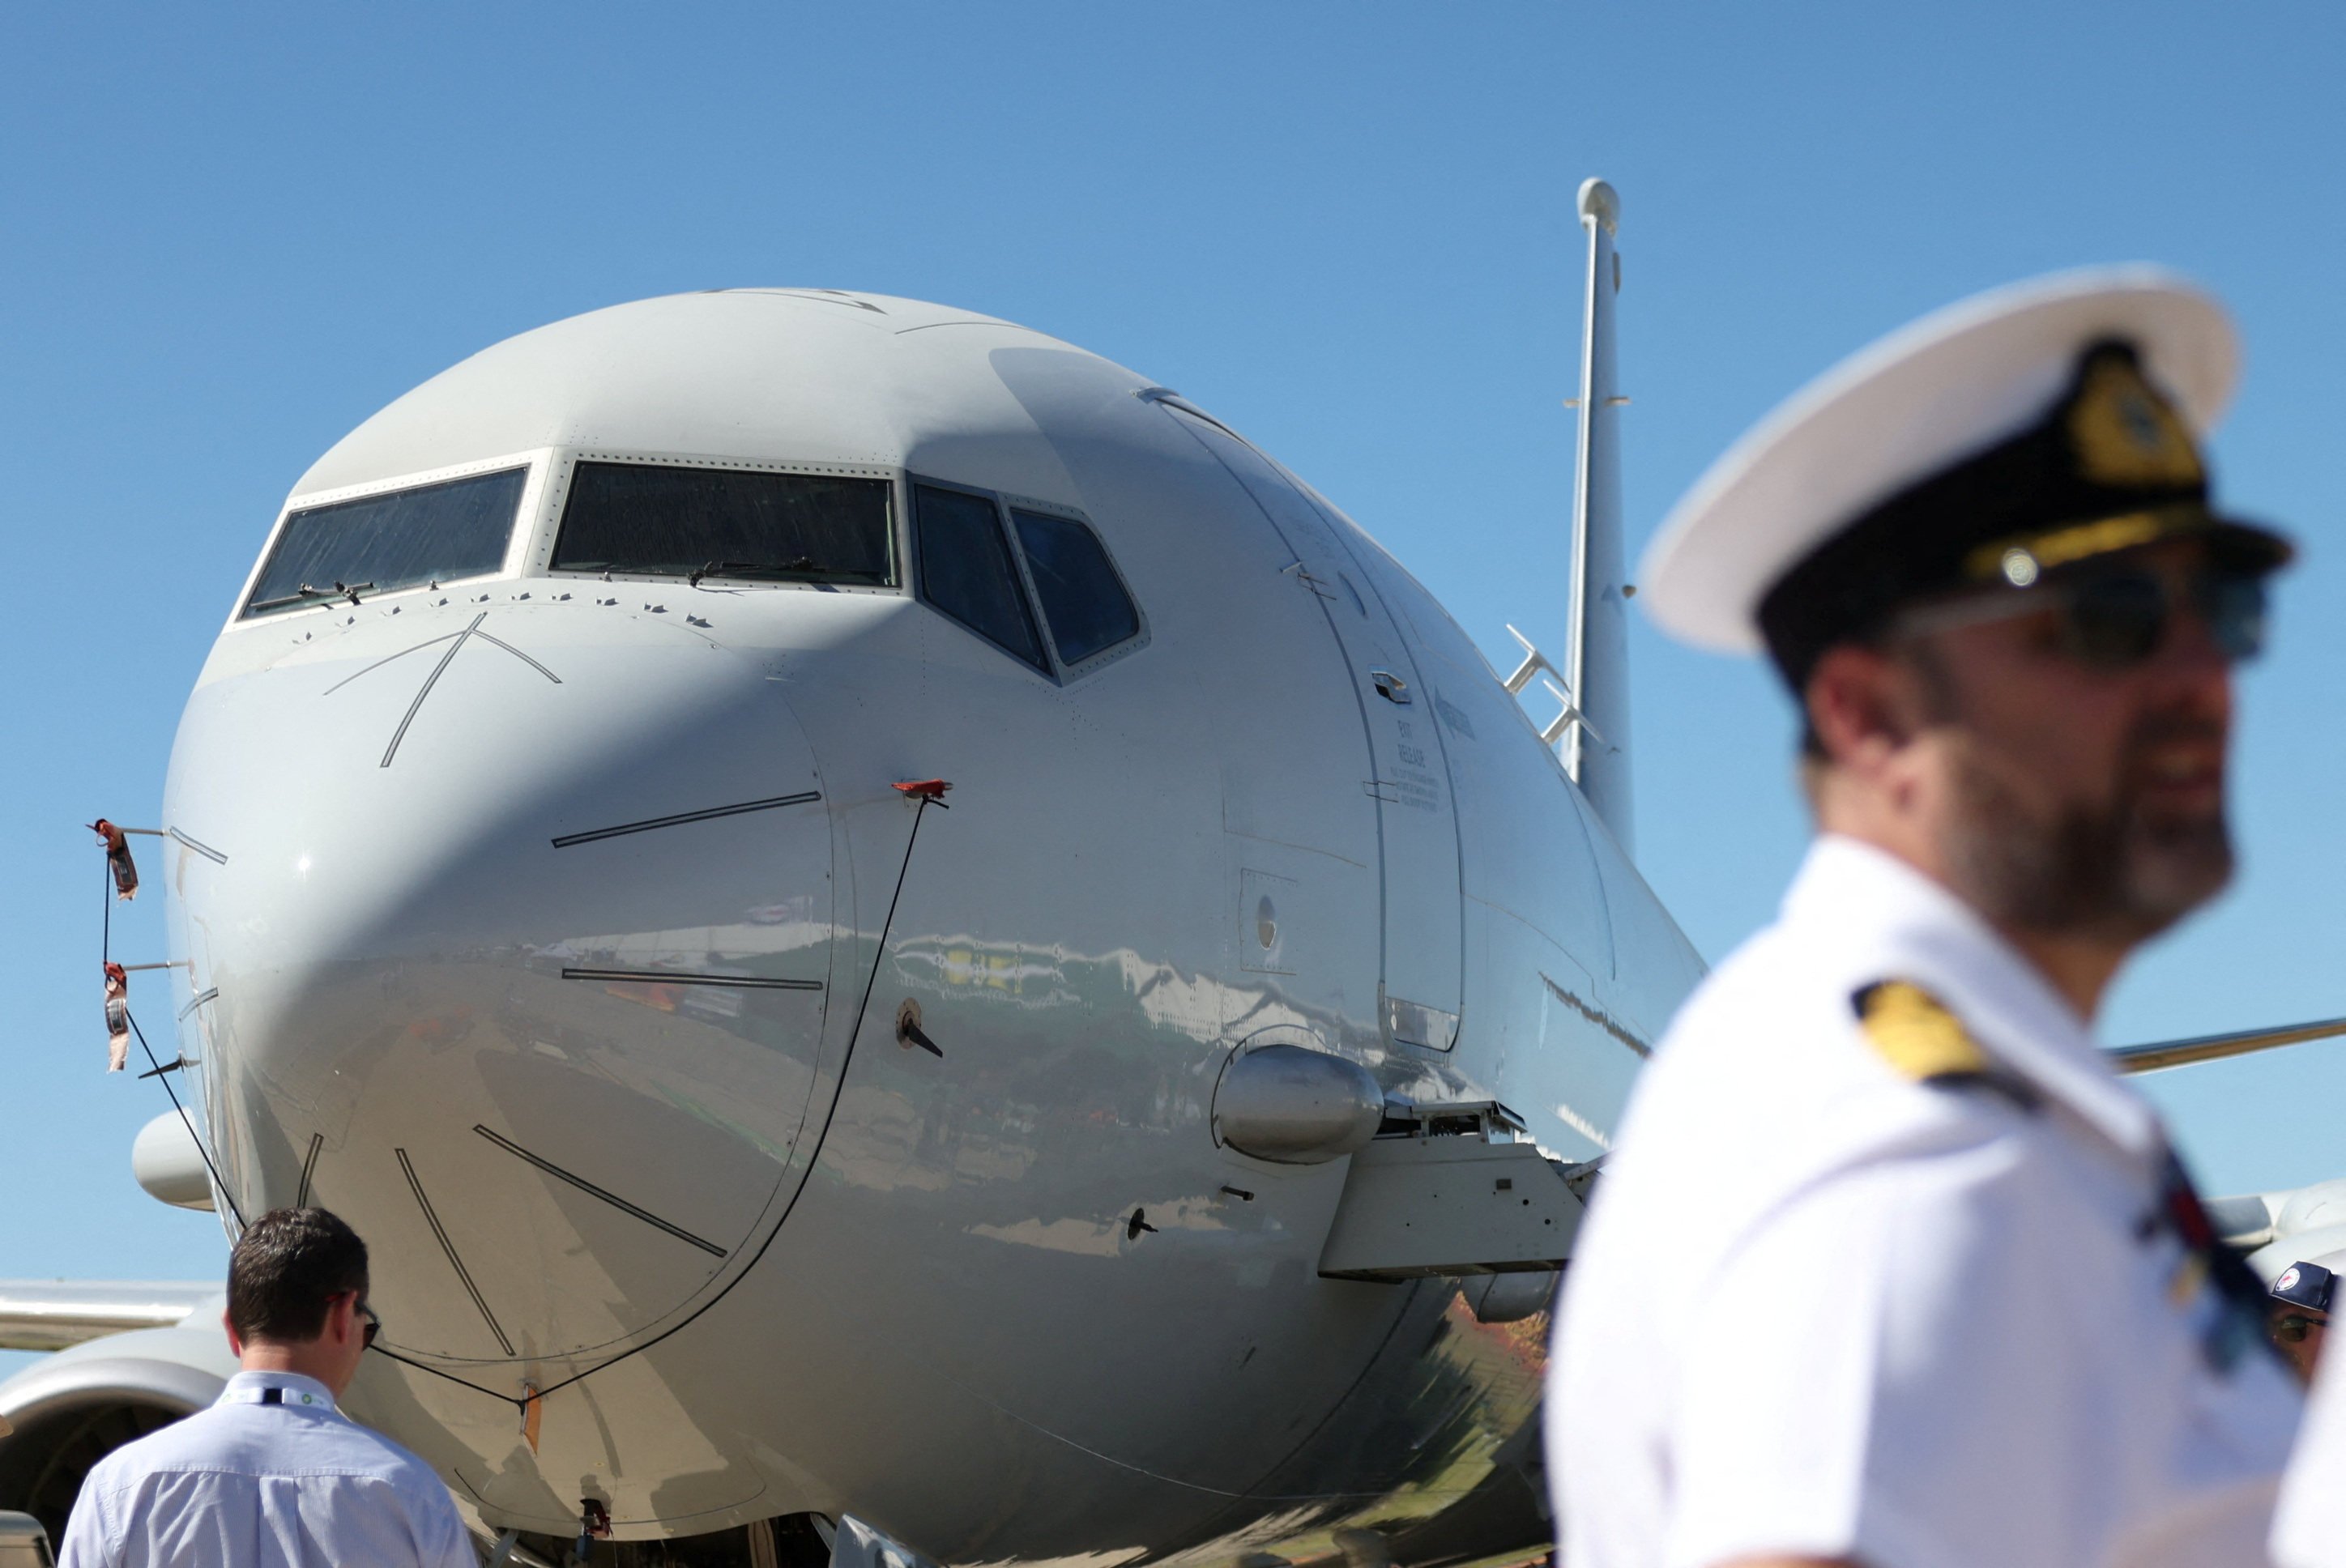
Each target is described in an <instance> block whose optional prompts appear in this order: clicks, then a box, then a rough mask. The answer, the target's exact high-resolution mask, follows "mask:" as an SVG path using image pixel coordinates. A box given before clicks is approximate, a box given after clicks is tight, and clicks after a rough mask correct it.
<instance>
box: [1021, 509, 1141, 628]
mask: <svg viewBox="0 0 2346 1568" xmlns="http://www.w3.org/2000/svg"><path fill="white" fill-rule="evenodd" d="M1010 519H1011V521H1012V522H1014V523H1015V524H1018V542H1019V544H1021V545H1025V548H1026V569H1027V571H1028V572H1030V573H1031V574H1032V575H1034V578H1035V597H1037V598H1039V599H1041V600H1042V601H1043V619H1044V620H1045V622H1046V623H1047V624H1048V625H1049V626H1050V628H1051V644H1052V646H1053V647H1056V648H1057V649H1058V650H1059V662H1060V663H1061V664H1070V665H1073V664H1081V663H1083V661H1084V660H1086V659H1087V658H1089V657H1092V655H1094V654H1096V653H1099V652H1101V651H1103V650H1104V649H1107V648H1112V647H1115V646H1116V645H1117V644H1118V643H1120V642H1123V641H1125V640H1126V639H1127V638H1128V637H1133V636H1138V635H1139V633H1140V612H1139V611H1138V610H1137V609H1135V608H1134V607H1133V604H1132V596H1130V595H1129V594H1127V593H1126V592H1125V591H1124V584H1123V583H1122V582H1120V581H1118V580H1117V575H1116V568H1115V567H1114V566H1112V565H1108V559H1107V551H1106V550H1103V549H1102V548H1100V542H1099V539H1098V537H1097V536H1096V535H1094V534H1093V533H1092V531H1091V530H1090V529H1088V528H1086V527H1085V526H1084V525H1083V524H1080V523H1077V522H1075V521H1074V520H1073V519H1071V518H1066V517H1053V516H1050V515H1049V514H1045V513H1041V512H1022V511H1020V510H1019V509H1017V508H1016V507H1013V508H1011V511H1010Z"/></svg>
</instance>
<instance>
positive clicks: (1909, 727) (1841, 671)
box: [1801, 643, 1923, 774]
mask: <svg viewBox="0 0 2346 1568" xmlns="http://www.w3.org/2000/svg"><path fill="white" fill-rule="evenodd" d="M1913 687H1914V677H1913V671H1912V670H1909V669H1907V668H1905V667H1903V666H1902V665H1901V664H1900V662H1899V661H1898V660H1896V659H1894V658H1892V657H1890V656H1889V655H1888V654H1886V653H1883V652H1882V650H1881V649H1879V648H1871V647H1862V646H1861V645H1859V644H1855V643H1842V644H1841V645H1839V646H1837V647H1831V648H1827V649H1826V650H1825V652H1824V655H1823V657H1821V658H1819V659H1818V660H1817V664H1816V668H1815V669H1813V670H1812V671H1811V672H1810V675H1809V684H1808V687H1807V689H1806V690H1805V691H1803V692H1802V693H1801V702H1802V704H1803V706H1805V707H1806V708H1807V709H1808V714H1809V725H1810V728H1812V729H1813V730H1815V731H1816V736H1817V739H1818V741H1819V742H1820V743H1821V745H1822V746H1823V747H1824V751H1825V755H1826V756H1827V757H1828V758H1830V759H1832V762H1833V763H1834V765H1835V766H1837V767H1841V768H1845V769H1851V771H1853V772H1856V773H1860V774H1866V773H1872V772H1873V771H1875V770H1877V769H1880V768H1881V767H1882V765H1883V764H1885V763H1887V762H1888V761H1889V760H1890V759H1892V757H1894V756H1896V755H1897V753H1899V752H1900V751H1902V750H1903V749H1904V748H1906V746H1907V745H1908V743H1909V742H1911V741H1913V739H1914V738H1915V737H1916V736H1917V735H1919V734H1920V733H1921V732H1922V728H1923V726H1922V723H1921V718H1922V711H1921V706H1920V704H1919V703H1918V701H1917V695H1918V694H1917V693H1916V692H1915V690H1914V689H1913Z"/></svg>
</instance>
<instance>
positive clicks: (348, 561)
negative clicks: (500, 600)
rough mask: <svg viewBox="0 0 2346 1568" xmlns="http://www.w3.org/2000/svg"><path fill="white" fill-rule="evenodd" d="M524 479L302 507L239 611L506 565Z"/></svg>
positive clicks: (483, 477) (506, 476)
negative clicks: (506, 553) (507, 547)
mask: <svg viewBox="0 0 2346 1568" xmlns="http://www.w3.org/2000/svg"><path fill="white" fill-rule="evenodd" d="M528 476H529V471H528V470H527V469H526V468H507V469H502V470H500V471H498V472H497V473H476V474H474V475H472V476H470V477H469V478H464V479H450V480H445V481H443V482H442V483H440V484H419V485H417V486H415V487H414V488H413V489H412V490H393V491H389V492H386V493H385V494H381V495H367V496H362V497H361V498H360V499H358V500H356V501H337V502H335V503H333V504H331V505H327V506H305V507H303V508H302V509H301V511H299V512H295V513H293V514H291V515H289V516H288V517H287V518H286V519H285V526H284V527H282V528H280V529H279V530H278V532H277V544H276V547H275V548H273V549H271V550H270V552H269V560H268V563H267V564H266V565H263V566H262V567H261V568H260V580H259V581H257V582H256V583H254V584H253V587H252V596H251V597H250V598H249V599H247V600H246V601H245V605H244V613H245V614H246V615H247V616H266V615H274V614H276V613H277V612H279V611H281V610H298V609H300V608H301V607H302V606H305V605H316V604H323V603H325V602H326V601H327V600H330V599H334V598H339V597H342V596H344V595H353V594H369V593H374V594H387V593H389V592H391V591H392V590H393V589H394V588H412V587H414V586H416V585H418V584H422V583H433V582H445V581H447V580H448V579H450V578H453V577H477V576H480V575H483V574H484V573H488V572H494V571H495V570H497V568H499V567H500V566H503V565H505V541H506V539H507V538H508V537H510V536H511V535H512V533H513V524H514V514H515V512H516V511H517V510H519V508H520V506H521V492H522V484H523V481H524V480H525V479H526V478H528Z"/></svg>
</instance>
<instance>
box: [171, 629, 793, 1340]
mask: <svg viewBox="0 0 2346 1568" xmlns="http://www.w3.org/2000/svg"><path fill="white" fill-rule="evenodd" d="M452 597H453V596H452ZM302 619H303V620H304V621H306V622H309V623H311V624H309V625H303V626H298V627H295V626H289V627H288V628H286V630H285V631H284V633H283V634H282V635H283V636H285V637H286V639H287V640H286V642H285V643H284V644H280V645H277V646H276V647H274V648H272V649H270V655H271V657H267V658H256V657H253V655H252V653H251V652H250V650H248V651H247V652H246V653H245V656H244V657H245V658H246V660H247V662H248V664H249V665H250V667H248V668H245V669H243V670H241V671H236V670H222V669H220V668H219V661H220V656H216V663H215V668H214V670H213V671H212V672H210V674H209V676H208V678H207V680H206V682H205V683H204V685H202V686H201V687H199V690H198V692H197V694H196V696H195V697H194V698H192V699H191V701H190V703H189V708H188V713H187V717H186V718H185V719H184V720H183V721H182V725H181V729H180V733H179V742H178V745H177V747H176V748H175V751H174V754H173V759H172V770H171V779H170V783H169V787H168V802H167V809H168V812H169V813H170V818H171V820H172V822H173V824H174V825H175V826H178V827H179V828H181V829H182V830H183V831H185V832H186V833H187V835H188V836H189V837H190V838H193V839H196V840H200V841H201V842H202V843H203V844H204V845H205V846H206V848H207V849H208V850H211V851H213V855H212V856H211V857H205V856H198V855H193V854H189V855H186V856H183V857H182V858H181V863H180V866H179V872H178V876H177V879H176V883H177V885H176V886H175V889H174V891H175V895H176V897H177V899H178V900H179V905H180V914H181V916H182V923H181V931H182V933H183V934H182V938H181V940H182V942H183V943H184V947H185V952H186V956H187V957H188V958H189V960H190V962H191V966H192V969H193V978H194V980H195V983H196V986H197V989H198V993H199V995H201V994H202V993H204V992H206V991H216V994H214V995H213V996H211V998H210V999H209V1001H207V1002H204V1003H201V1004H200V1005H199V1006H198V1007H196V1008H195V1009H194V1010H193V1012H192V1013H191V1015H190V1016H189V1019H188V1020H187V1021H186V1022H185V1023H183V1026H182V1027H183V1030H185V1031H186V1032H187V1034H188V1035H189V1036H192V1037H191V1038H183V1044H184V1046H185V1048H186V1054H188V1055H189V1057H190V1058H191V1059H195V1060H198V1061H200V1062H201V1063H202V1064H203V1065H202V1070H203V1072H204V1073H205V1074H207V1084H206V1087H207V1098H208V1102H209V1105H210V1107H211V1120H212V1125H213V1136H214V1139H215V1142H216V1144H217V1145H218V1146H219V1155H220V1156H221V1159H222V1163H223V1166H224V1175H225V1176H226V1179H227V1181H228V1183H229V1185H230V1188H231V1189H232V1191H233V1193H234V1195H235V1196H236V1198H237V1201H238V1203H239V1205H240V1207H241V1208H242V1209H243V1211H244V1212H245V1213H246V1214H247V1215H248V1216H250V1215H251V1214H253V1213H256V1212H258V1211H260V1210H261V1209H265V1208H268V1207H276V1206H280V1205H286V1204H293V1203H297V1202H310V1203H318V1204H322V1205H324V1206H325V1207H330V1208H332V1209H334V1210H335V1211H336V1212H338V1213H340V1214H342V1216H343V1217H345V1218H346V1219H348V1220H350V1222H351V1223H352V1225H353V1226H354V1227H356V1228H357V1229H358V1231H359V1233H360V1234H361V1235H362V1237H365V1238H366V1240H367V1242H368V1244H369V1247H370V1251H371V1253H372V1265H373V1267H372V1274H373V1280H372V1284H373V1299H374V1303H375V1305H376V1306H377V1307H378V1308H379V1309H380V1310H381V1312H382V1317H383V1319H384V1321H385V1324H386V1326H387V1327H386V1329H385V1338H386V1339H387V1340H388V1341H389V1342H390V1343H391V1344H393V1346H395V1347H397V1348H399V1349H403V1350H404V1351H406V1352H408V1353H411V1354H416V1355H421V1356H425V1357H430V1358H437V1359H442V1360H444V1361H495V1360H510V1359H546V1358H563V1357H584V1356H589V1355H592V1354H594V1353H597V1352H598V1351H609V1350H613V1349H618V1348H620V1347H623V1346H624V1345H625V1344H627V1343H629V1342H633V1341H636V1340H637V1339H640V1338H642V1337H643V1336H646V1335H648V1334H650V1333H653V1332H657V1331H658V1329H659V1328H660V1327H661V1326H662V1325H663V1324H664V1323H666V1322H668V1321H669V1320H671V1319H675V1318H677V1317H678V1315H679V1314H680V1313H682V1312H683V1311H685V1310H687V1309H688V1308H689V1306H690V1304H691V1302H692V1301H693V1300H694V1299H695V1298H698V1297H699V1296H700V1295H701V1294H702V1293H703V1292H704V1291H705V1290H707V1289H708V1288H710V1287H711V1286H712V1285H714V1284H715V1283H716V1282H718V1281H719V1279H720V1278H724V1277H726V1276H728V1275H729V1273H730V1272H732V1271H734V1270H736V1269H738V1268H740V1267H743V1266H745V1264H746V1257H745V1254H744V1251H743V1248H744V1244H745V1243H746V1242H748V1241H750V1238H752V1237H754V1236H755V1235H757V1234H758V1233H759V1229H760V1220H761V1217H762V1216H764V1215H765V1213H766V1211H767V1209H768V1207H769V1205H770V1203H771V1202H772V1201H773V1200H774V1198H775V1196H776V1194H777V1191H778V1189H779V1187H780V1184H781V1182H782V1179H783V1178H784V1176H786V1175H787V1174H790V1171H791V1164H792V1156H793V1151H794V1150H797V1149H801V1148H804V1147H805V1146H807V1141H806V1140H805V1138H804V1137H803V1134H804V1132H805V1131H806V1129H805V1128H804V1127H803V1126H802V1123H803V1120H804V1117H805V1115H806V1112H807V1107H808V1104H809V1100H810V1095H811V1088H812V1084H813V1080H814V1074H815V1070H816V1065H817V1061H818V1056H819V1052H820V1046H821V1033H822V1028H823V1022H824V1018H825V1011H826V1005H825V1004H826V1001H827V998H828V994H829V987H830V984H831V971H830V965H831V827H830V818H829V813H828V808H827V806H826V803H825V802H824V800H823V799H822V786H821V779H820V777H819V775H818V773H817V769H816V765H815V759H814V757H813V754H812V752H811V748H809V746H808V744H807V742H806V739H805V737H804V735H803V733H802V731H801V729H800V728H799V725H798V723H797V721H796V718H794V716H793V715H792V713H791V711H790V706H789V704H788V702H787V701H786V700H785V698H784V696H783V687H782V686H781V685H780V683H779V682H778V681H775V680H772V679H770V678H768V676H767V671H766V670H765V669H764V668H763V667H761V666H760V665H759V664H758V663H757V662H756V661H754V660H752V659H750V658H747V657H741V656H739V655H737V654H735V653H733V652H730V651H729V650H727V649H726V648H724V647H719V645H717V644H716V643H714V642H712V641H710V640H709V638H708V637H706V636H702V635H700V634H699V633H698V632H697V631H695V630H693V629H691V628H689V627H686V626H678V625H677V624H675V623H676V622H677V621H678V620H680V619H681V617H680V616H664V615H661V614H658V613H655V612H653V611H651V610H650V609H648V608H646V609H642V610H637V609H635V608H633V607H632V606H614V605H607V604H603V603H599V602H597V603H589V602H582V601H571V602H569V603H556V604H551V605H546V604H540V605H525V604H519V603H515V602H513V601H512V600H510V599H507V600H505V602H502V603H498V604H495V605H491V604H488V603H485V602H483V601H478V600H476V601H475V602H474V603H472V604H464V603H462V602H458V603H453V604H451V603H442V604H439V605H428V606H412V604H411V606H407V607H403V613H400V614H398V615H396V616H394V615H392V614H391V613H389V612H388V611H387V610H385V609H383V608H382V607H378V606H361V607H358V608H357V609H356V610H355V611H352V612H350V613H346V614H345V613H340V612H338V613H337V615H336V616H335V617H334V618H333V620H332V621H331V623H328V625H327V626H326V628H325V629H324V630H323V631H322V632H321V630H320V629H319V628H318V626H317V623H318V622H319V620H320V617H317V616H305V617H302ZM272 629H273V628H272ZM243 635H244V636H245V637H246V638H247V639H248V640H257V639H259V638H260V637H262V636H266V635H267V634H266V633H263V632H261V631H260V630H258V629H256V630H253V631H250V632H247V633H245V634H243Z"/></svg>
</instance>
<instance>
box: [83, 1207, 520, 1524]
mask: <svg viewBox="0 0 2346 1568" xmlns="http://www.w3.org/2000/svg"><path fill="white" fill-rule="evenodd" d="M222 1321H223V1322H224V1324H225V1325H226V1327H227V1329H228V1342H229V1348H230V1349H232V1350H234V1351H235V1352H236V1354H237V1359H238V1360H239V1362H240V1364H241V1365H242V1367H243V1370H241V1371H240V1372H239V1373H238V1374H237V1375H236V1376H235V1377H233V1378H230V1380H229V1382H228V1387H227V1388H226V1389H224V1390H221V1392H220V1397H219V1402H218V1403H216V1404H214V1405H213V1406H212V1407H211V1409H209V1410H200V1411H199V1412H197V1413H196V1414H194V1415H192V1416H189V1418H188V1419H187V1420H183V1421H179V1422H178V1423H176V1424H174V1425H172V1426H168V1427H166V1428H164V1429H163V1430H162V1431H158V1432H156V1433H154V1434H153V1435H152V1436H149V1437H145V1438H141V1439H140V1440H139V1441H137V1442H134V1443H129V1444H127V1445H125V1446H124V1447H122V1448H118V1449H117V1450H115V1451H113V1452H112V1453H110V1454H108V1455H107V1456H106V1458H104V1459H103V1460H101V1461H98V1463H97V1467H96V1468H94V1469H93V1470H92V1471H90V1472H89V1477H88V1479H87V1480H86V1481H83V1482H82V1488H81V1495H80V1497H79V1498H77V1499H76V1501H75V1502H74V1510H73V1517H72V1519H71V1520H70V1521H69V1522H67V1523H66V1537H65V1545H64V1550H63V1554H62V1555H61V1556H60V1557H59V1558H58V1560H57V1561H58V1563H59V1568H129V1565H131V1564H136V1565H138V1568H229V1565H230V1564H233V1565H234V1568H279V1565H280V1564H282V1565H284V1568H295V1565H301V1568H311V1565H318V1564H330V1563H331V1564H337V1565H339V1564H344V1563H349V1564H357V1563H366V1564H370V1565H374V1568H390V1565H397V1568H409V1565H411V1564H412V1565H413V1568H473V1564H474V1563H475V1561H476V1559H475V1557H474V1553H473V1549H472V1544H471V1542H470V1539H469V1538H468V1537H467V1536H466V1534H465V1532H464V1525H463V1524H462V1522H459V1521H458V1519H457V1517H456V1510H455V1505H454V1503H453V1502H450V1501H449V1497H448V1489H447V1487H446V1486H445V1485H444V1484H443V1483H442V1481H441V1480H440V1478H439V1477H438V1476H437V1475H435V1474H433V1471H432V1469H431V1467H430V1466H429V1465H426V1464H425V1463H424V1462H423V1461H422V1460H420V1459H418V1458H416V1457H415V1456H414V1455H413V1454H412V1453H410V1452H408V1451H406V1450H405V1449H403V1448H401V1447H400V1446H399V1445H398V1444H397V1443H394V1442H393V1441H391V1440H389V1439H388V1438H385V1437H382V1435H380V1434H379V1433H376V1432H373V1431H369V1430H368V1429H367V1428H365V1427H362V1426H359V1425H356V1424H355V1423H353V1422H352V1420H350V1418H349V1417H347V1416H345V1415H343V1414H342V1411H341V1410H339V1409H338V1408H336V1405H335V1400H338V1399H340V1398H341V1396H342V1390H345V1389H347V1388H348V1387H349V1386H350V1383H351V1380H352V1378H354V1377H355V1376H357V1374H358V1369H359V1361H360V1359H361V1358H362V1357H363V1356H364V1355H365V1354H366V1348H367V1347H368V1346H369V1345H371V1344H372V1343H373V1342H374V1337H375V1331H376V1330H377V1329H378V1328H380V1327H381V1325H380V1324H379V1323H378V1322H377V1320H376V1319H375V1316H374V1312H373V1309H372V1308H370V1307H368V1305H367V1252H366V1243H364V1242H363V1241H361V1240H360V1239H359V1238H358V1236H357V1234H356V1233H355V1232H353V1231H352V1229H351V1227H349V1226H347V1225H344V1224H343V1223H342V1221H341V1220H339V1219H337V1218H335V1217H333V1216H332V1215H331V1214H329V1213H327V1212H326V1211H325V1210H324V1209H322V1208H280V1209H272V1210H270V1212H269V1213H267V1214H265V1215H262V1216H261V1217H260V1219H258V1220H256V1221H255V1222H254V1223H253V1224H252V1225H251V1227H250V1228H248V1229H247V1230H246V1231H245V1233H244V1235H243V1236H242V1237H240V1238H239V1240H238V1241H237V1244H236V1248H235V1250H234V1251H233V1252H231V1253H230V1255H229V1266H228V1311H227V1313H226V1314H225V1316H224V1317H223V1319H222Z"/></svg>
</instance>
